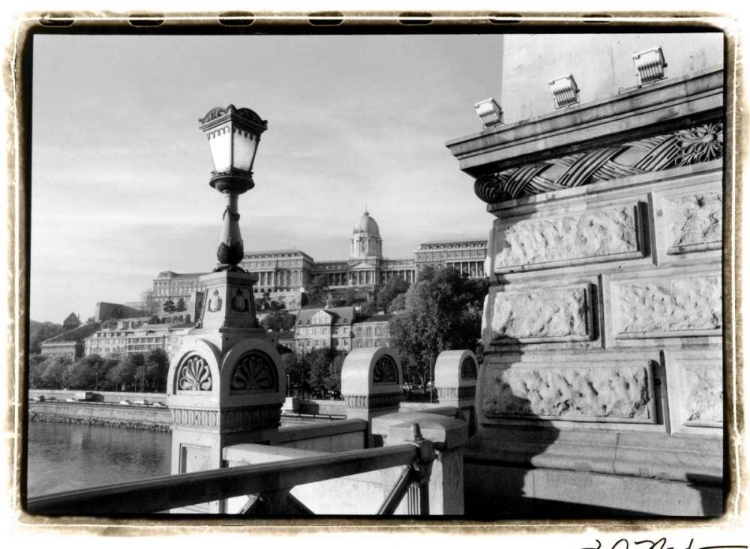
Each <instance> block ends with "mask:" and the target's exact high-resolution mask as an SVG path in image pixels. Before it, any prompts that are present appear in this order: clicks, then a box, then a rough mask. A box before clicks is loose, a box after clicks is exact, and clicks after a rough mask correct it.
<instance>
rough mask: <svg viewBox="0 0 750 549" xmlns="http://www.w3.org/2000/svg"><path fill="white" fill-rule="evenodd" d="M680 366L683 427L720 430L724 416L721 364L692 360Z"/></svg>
mask: <svg viewBox="0 0 750 549" xmlns="http://www.w3.org/2000/svg"><path fill="white" fill-rule="evenodd" d="M681 366H682V379H683V383H682V392H683V413H684V416H683V420H684V424H685V425H693V426H699V427H720V426H721V424H722V422H723V417H724V387H723V384H722V375H721V373H722V369H721V363H720V362H719V363H706V362H704V361H689V362H685V363H683V364H681Z"/></svg>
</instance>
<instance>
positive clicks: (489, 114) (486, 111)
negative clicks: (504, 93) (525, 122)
mask: <svg viewBox="0 0 750 549" xmlns="http://www.w3.org/2000/svg"><path fill="white" fill-rule="evenodd" d="M474 108H475V109H476V110H477V116H478V117H479V118H481V119H482V124H484V127H485V128H491V127H492V126H499V125H500V124H502V123H503V109H501V108H500V105H498V104H497V101H495V99H494V98H492V97H490V98H489V99H485V100H484V101H480V102H479V103H477V104H476V105H474Z"/></svg>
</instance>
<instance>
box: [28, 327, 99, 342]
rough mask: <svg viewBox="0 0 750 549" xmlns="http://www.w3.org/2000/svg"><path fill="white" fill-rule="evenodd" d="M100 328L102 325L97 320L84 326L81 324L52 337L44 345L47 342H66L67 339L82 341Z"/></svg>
mask: <svg viewBox="0 0 750 549" xmlns="http://www.w3.org/2000/svg"><path fill="white" fill-rule="evenodd" d="M99 328H100V325H99V324H98V323H97V322H92V323H91V324H84V325H83V326H79V327H78V328H73V329H72V330H68V331H67V332H63V333H61V334H58V335H56V336H55V337H52V338H50V339H48V340H46V341H44V342H43V343H42V345H44V344H45V343H64V342H67V341H81V340H83V339H85V338H87V337H89V336H90V335H91V334H93V333H94V332H97V331H98V330H99Z"/></svg>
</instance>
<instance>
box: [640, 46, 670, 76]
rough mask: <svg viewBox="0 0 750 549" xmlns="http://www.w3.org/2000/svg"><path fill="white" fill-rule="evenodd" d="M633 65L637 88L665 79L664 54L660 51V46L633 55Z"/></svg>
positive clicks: (665, 65) (665, 63)
mask: <svg viewBox="0 0 750 549" xmlns="http://www.w3.org/2000/svg"><path fill="white" fill-rule="evenodd" d="M633 63H635V70H636V71H637V72H636V74H637V75H638V86H645V85H646V84H652V83H653V82H658V81H659V80H663V79H664V78H666V77H667V74H666V70H665V69H666V68H667V62H666V61H665V60H664V52H662V51H661V46H660V47H658V48H651V49H650V50H646V51H642V52H640V53H634V54H633Z"/></svg>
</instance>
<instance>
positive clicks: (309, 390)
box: [282, 348, 345, 397]
mask: <svg viewBox="0 0 750 549" xmlns="http://www.w3.org/2000/svg"><path fill="white" fill-rule="evenodd" d="M344 356H345V353H344V352H341V351H336V350H335V349H329V348H326V349H313V350H311V351H309V352H306V353H302V354H297V353H290V354H288V355H284V356H283V357H282V360H283V361H284V363H285V366H286V371H287V374H288V375H289V380H290V383H291V386H292V389H294V390H296V392H297V394H299V395H300V396H303V397H305V396H313V397H324V396H326V395H327V394H328V393H329V392H333V393H340V392H341V369H342V367H343V363H344Z"/></svg>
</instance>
